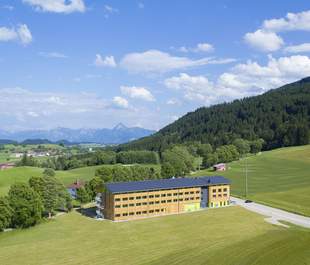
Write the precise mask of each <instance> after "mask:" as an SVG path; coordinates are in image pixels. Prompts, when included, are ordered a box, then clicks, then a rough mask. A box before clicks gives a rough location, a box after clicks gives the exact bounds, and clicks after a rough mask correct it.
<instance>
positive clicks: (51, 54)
mask: <svg viewBox="0 0 310 265" xmlns="http://www.w3.org/2000/svg"><path fill="white" fill-rule="evenodd" d="M38 54H39V55H40V56H42V57H46V58H60V59H65V58H68V56H67V55H65V54H63V53H59V52H39V53H38Z"/></svg>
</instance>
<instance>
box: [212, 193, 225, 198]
mask: <svg viewBox="0 0 310 265" xmlns="http://www.w3.org/2000/svg"><path fill="white" fill-rule="evenodd" d="M223 197H227V194H226V193H224V194H223ZM213 198H222V194H217V195H216V194H213Z"/></svg>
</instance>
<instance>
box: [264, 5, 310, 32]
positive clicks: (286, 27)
mask: <svg viewBox="0 0 310 265" xmlns="http://www.w3.org/2000/svg"><path fill="white" fill-rule="evenodd" d="M263 28H264V29H266V30H270V31H273V32H280V31H292V30H304V31H310V10H308V11H304V12H300V13H287V15H286V17H285V18H278V19H269V20H265V21H264V23H263Z"/></svg>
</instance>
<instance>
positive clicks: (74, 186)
mask: <svg viewBox="0 0 310 265" xmlns="http://www.w3.org/2000/svg"><path fill="white" fill-rule="evenodd" d="M84 185H85V183H84V182H83V181H80V180H77V181H75V182H74V183H72V184H70V185H69V186H68V188H70V189H79V188H81V187H84Z"/></svg>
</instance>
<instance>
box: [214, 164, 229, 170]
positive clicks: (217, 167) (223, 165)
mask: <svg viewBox="0 0 310 265" xmlns="http://www.w3.org/2000/svg"><path fill="white" fill-rule="evenodd" d="M213 170H214V171H226V164H225V163H220V164H216V165H214V166H213Z"/></svg>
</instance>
